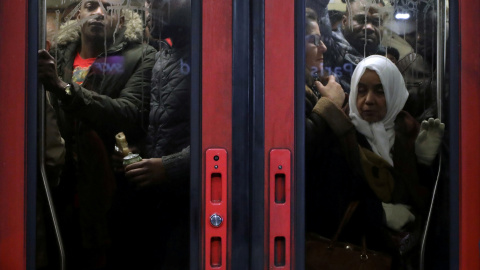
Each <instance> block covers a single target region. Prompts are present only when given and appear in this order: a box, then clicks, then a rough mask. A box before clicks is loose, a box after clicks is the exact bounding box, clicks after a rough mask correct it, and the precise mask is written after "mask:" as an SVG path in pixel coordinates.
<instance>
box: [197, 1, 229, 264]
mask: <svg viewBox="0 0 480 270" xmlns="http://www.w3.org/2000/svg"><path fill="white" fill-rule="evenodd" d="M202 20H203V21H202V150H203V152H204V153H206V152H207V149H209V148H222V149H224V150H225V151H226V154H225V155H228V153H231V149H232V1H231V0H227V1H217V0H204V1H203V14H202ZM205 155H206V154H205ZM202 164H203V168H204V169H203V172H202V173H203V185H202V187H203V191H202V194H203V195H202V201H203V205H204V210H203V211H204V213H203V215H202V216H203V217H204V218H206V216H207V215H208V217H210V215H209V214H210V213H207V212H206V204H207V202H208V201H209V200H210V199H209V198H208V197H207V196H206V192H207V191H206V181H207V179H206V178H207V171H206V169H205V168H206V167H205V166H206V162H205V159H204V160H203V161H202ZM231 164H232V162H231V159H228V160H227V163H226V165H227V169H226V171H225V172H226V177H227V178H226V180H225V181H226V183H227V187H228V186H230V182H231V171H232V170H231V169H230V168H231V166H232V165H231ZM226 192H227V193H226V197H225V198H224V197H222V200H223V201H225V203H226V204H227V205H229V198H230V197H231V196H230V194H231V191H230V190H228V189H227V191H226ZM227 210H228V211H229V210H230V208H228V209H227ZM229 217H230V216H229V215H228V214H227V216H223V219H224V221H223V222H224V224H223V225H222V226H223V228H224V229H226V230H227V239H224V240H222V241H221V242H218V241H217V240H218V239H214V240H215V241H210V240H211V239H206V233H207V230H208V228H209V227H207V226H206V225H207V222H209V221H208V220H204V221H203V222H202V223H201V224H204V225H205V227H203V228H202V231H203V235H202V243H206V241H207V240H208V241H209V243H210V244H211V245H213V246H214V247H216V248H217V250H218V249H219V248H220V249H222V250H223V249H224V248H226V251H230V250H231V248H230V245H231V243H230V242H229V241H228V239H229V236H230V235H231V224H230V223H228V222H227V221H228V219H229ZM208 226H210V225H208ZM202 250H203V258H204V261H203V265H204V266H205V269H210V268H211V258H210V257H208V258H207V257H206V254H205V252H206V251H205V250H206V247H205V246H204V248H203V249H202ZM222 252H223V251H222ZM229 260H230V256H229V255H228V253H227V254H226V255H225V256H222V265H221V266H220V267H216V268H214V269H227V267H228V265H229Z"/></svg>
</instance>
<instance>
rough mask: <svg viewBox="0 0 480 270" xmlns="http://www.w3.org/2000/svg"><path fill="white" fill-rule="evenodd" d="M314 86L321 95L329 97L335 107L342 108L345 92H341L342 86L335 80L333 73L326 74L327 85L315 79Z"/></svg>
mask: <svg viewBox="0 0 480 270" xmlns="http://www.w3.org/2000/svg"><path fill="white" fill-rule="evenodd" d="M315 86H316V87H317V90H318V92H319V93H320V94H321V95H322V97H326V98H328V99H330V100H331V101H332V102H333V103H334V104H335V105H337V107H339V108H342V106H343V102H344V101H345V92H343V89H342V86H341V85H340V84H339V83H337V82H336V81H335V77H334V76H333V75H330V76H328V83H327V85H325V86H324V85H322V84H321V83H320V82H319V81H316V82H315Z"/></svg>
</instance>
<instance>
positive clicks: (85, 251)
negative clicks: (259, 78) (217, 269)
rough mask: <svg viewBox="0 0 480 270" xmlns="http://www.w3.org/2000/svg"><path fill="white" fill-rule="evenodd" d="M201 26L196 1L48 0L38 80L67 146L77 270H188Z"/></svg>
mask: <svg viewBox="0 0 480 270" xmlns="http://www.w3.org/2000/svg"><path fill="white" fill-rule="evenodd" d="M190 17H191V11H190V1H187V0H179V1H174V2H172V1H166V0H136V1H134V0H128V1H124V0H91V1H89V0H82V1H65V0H58V1H57V0H47V24H46V26H45V27H46V29H47V40H48V42H47V50H44V51H41V52H39V67H38V70H39V80H40V82H41V83H42V84H43V86H44V88H45V91H46V92H47V95H48V96H49V98H50V100H51V103H52V106H53V107H54V108H55V112H54V113H53V116H55V117H54V118H56V119H55V120H54V121H49V122H50V124H52V125H53V126H55V127H56V128H57V130H59V133H58V132H57V133H56V136H57V138H58V139H59V140H64V142H65V143H64V149H65V150H66V153H65V163H64V164H61V163H58V164H55V166H56V168H57V170H58V172H59V173H58V174H56V175H53V176H51V178H54V180H55V181H54V182H52V183H53V184H52V183H51V189H52V191H53V194H54V205H55V208H56V210H57V215H58V219H59V226H60V231H61V233H62V237H63V241H64V245H65V252H66V261H67V268H68V269H157V268H162V269H163V268H172V267H173V265H175V267H174V268H178V269H186V268H188V258H189V255H188V250H189V234H188V231H189V230H188V228H189V227H188V226H189V222H188V220H189V188H188V185H189V169H190V168H189V163H190V162H189V161H190V160H189V159H190V151H189V145H190V129H189V128H190V27H191V26H190ZM47 136H49V138H51V137H52V136H53V135H47ZM120 137H121V138H120ZM49 138H47V140H48V139H49ZM122 138H124V139H125V140H123V141H122ZM48 152H49V149H48V147H47V153H48ZM129 154H130V155H132V154H137V156H138V155H139V156H140V157H141V158H142V160H141V161H138V162H136V163H133V164H129V165H127V163H125V158H124V157H128V156H129ZM60 171H61V172H60ZM41 199H42V198H41ZM42 200H43V199H42ZM38 205H41V203H39V204H38ZM40 207H41V206H39V209H40V210H39V211H38V213H39V215H41V216H42V217H43V216H44V215H45V213H46V212H44V210H45V209H41V208H40ZM172 217H175V219H176V220H182V222H180V223H178V222H176V221H172V220H171V218H172ZM40 222H41V223H42V224H41V225H39V226H37V227H38V228H40V230H42V231H41V233H40V234H39V235H40V237H39V238H38V239H37V245H38V246H39V248H38V249H37V267H38V268H45V269H47V268H48V269H50V268H53V267H56V266H57V265H58V261H57V258H58V252H57V251H56V244H55V240H54V234H53V230H50V228H49V226H48V225H49V224H46V223H48V221H46V220H45V218H43V219H41V221H40ZM45 224H46V225H47V226H43V225H45Z"/></svg>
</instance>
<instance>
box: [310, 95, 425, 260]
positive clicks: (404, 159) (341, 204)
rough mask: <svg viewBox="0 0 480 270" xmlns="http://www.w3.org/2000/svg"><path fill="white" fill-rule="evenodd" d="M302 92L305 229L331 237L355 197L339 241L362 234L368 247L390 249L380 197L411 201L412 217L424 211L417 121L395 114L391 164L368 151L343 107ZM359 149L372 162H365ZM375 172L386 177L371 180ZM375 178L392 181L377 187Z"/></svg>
mask: <svg viewBox="0 0 480 270" xmlns="http://www.w3.org/2000/svg"><path fill="white" fill-rule="evenodd" d="M306 95H307V99H306V141H305V144H306V145H305V149H306V231H307V232H315V233H317V234H320V235H323V236H325V237H332V236H333V234H334V233H335V231H336V229H337V228H338V225H339V224H340V221H341V219H342V217H343V215H344V213H345V210H346V209H347V207H348V205H349V203H350V202H351V201H354V200H359V201H360V204H359V207H358V208H357V210H356V211H355V214H354V216H353V217H352V219H351V222H350V225H349V226H348V227H347V228H346V230H345V233H344V234H343V239H344V240H345V239H346V240H348V241H353V242H355V241H358V240H359V237H360V236H361V234H362V233H365V234H366V235H367V241H368V242H369V243H370V244H369V248H373V249H375V248H377V249H382V250H390V249H392V248H393V243H392V240H391V236H390V234H389V231H388V229H387V228H386V226H385V216H384V212H383V208H382V205H381V203H382V201H383V202H385V203H403V204H408V205H411V206H412V212H413V213H414V215H415V216H416V217H420V216H422V215H423V214H424V211H425V203H424V201H423V200H422V198H423V197H422V195H421V194H422V189H421V188H420V186H421V185H420V183H419V172H418V165H417V164H416V157H415V152H414V147H415V146H414V142H415V138H416V136H417V133H418V123H417V122H416V121H415V119H413V117H411V116H410V115H409V114H408V113H406V112H401V113H400V114H399V115H398V116H397V119H396V122H395V132H396V137H395V145H394V151H393V152H392V153H393V161H394V164H395V167H391V166H389V165H388V163H386V162H384V161H383V159H381V158H380V157H378V156H377V155H376V154H374V153H373V152H371V148H370V145H369V144H368V142H367V140H366V139H365V137H364V136H363V135H361V134H359V133H358V132H357V131H356V129H355V127H354V125H353V124H352V123H351V121H350V119H349V118H348V117H347V114H346V113H345V112H344V111H342V110H340V109H339V108H338V107H336V106H335V105H334V104H333V103H332V102H331V101H329V100H328V99H326V98H320V99H318V98H317V97H316V96H315V95H314V94H313V92H312V91H311V89H310V88H308V87H306ZM365 153H368V154H367V157H368V156H369V157H376V159H377V160H376V159H375V158H374V159H373V160H372V159H368V160H365ZM378 159H379V160H381V161H383V162H378ZM385 164H386V165H385ZM378 175H389V177H387V178H388V179H383V178H382V179H372V177H373V178H374V177H378ZM375 181H383V182H384V183H386V181H392V183H391V184H389V185H385V186H386V187H390V188H385V187H384V188H383V189H380V190H379V189H378V188H375V187H374V183H375ZM385 194H386V195H385ZM385 198H386V199H385ZM418 220H421V218H418Z"/></svg>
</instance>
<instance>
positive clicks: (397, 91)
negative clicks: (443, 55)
mask: <svg viewBox="0 0 480 270" xmlns="http://www.w3.org/2000/svg"><path fill="white" fill-rule="evenodd" d="M351 86H352V87H351V92H350V97H349V107H350V114H349V116H350V118H351V120H352V123H353V124H354V125H355V128H356V129H357V131H358V132H359V133H360V134H362V135H363V136H364V137H365V138H366V140H367V142H368V145H367V146H366V147H361V148H360V150H361V151H360V154H361V157H362V158H361V163H362V166H363V170H364V173H365V177H366V179H367V182H368V183H369V185H370V187H371V188H372V190H373V191H374V192H375V194H376V195H377V196H378V197H379V198H380V199H381V200H382V205H383V208H384V210H385V214H386V221H387V226H388V227H389V228H390V229H393V230H395V231H401V230H402V228H403V227H404V226H405V225H406V224H407V223H409V222H412V221H414V220H415V216H414V215H413V214H412V213H411V212H410V210H409V209H410V206H407V205H404V204H403V203H408V204H413V205H416V206H417V207H419V208H423V207H422V204H423V203H422V202H421V200H420V199H419V198H418V196H415V189H416V187H417V185H418V184H419V181H420V179H418V173H415V170H416V168H417V164H416V161H417V162H419V163H420V164H424V165H430V164H431V162H432V161H433V159H434V158H435V156H436V153H437V149H438V146H439V144H440V140H441V137H442V135H443V129H444V125H443V124H441V123H440V120H438V119H437V120H433V119H430V120H429V121H426V122H425V123H423V124H422V131H423V132H422V136H419V138H418V140H416V141H415V139H416V137H417V136H416V135H417V134H418V125H417V124H416V122H415V121H414V120H413V118H412V117H411V116H410V115H409V114H408V113H406V112H404V111H402V108H403V107H404V105H405V102H406V101H407V98H408V91H407V89H406V87H405V82H404V80H403V77H402V75H401V73H400V71H399V70H398V68H397V67H396V66H395V65H394V64H393V63H392V62H391V61H390V60H388V59H387V58H386V57H383V56H379V55H372V56H370V57H367V58H365V59H364V60H363V61H361V62H360V63H359V64H358V66H357V68H356V69H355V71H354V72H353V75H352V83H351ZM427 135H430V136H428V137H429V138H424V137H425V136H427ZM368 146H369V147H368ZM372 152H373V153H372ZM415 153H416V155H415ZM374 154H375V155H374ZM378 156H379V157H381V159H379V158H378ZM379 169H380V170H379ZM382 169H383V174H381V177H375V175H374V174H373V173H370V172H371V171H372V170H374V171H379V172H381V171H382ZM393 169H395V170H394V171H395V173H390V172H391V171H392V170H393ZM399 179H400V181H402V182H403V184H404V185H405V189H406V194H408V195H409V196H401V197H395V192H394V191H395V184H397V185H398V182H399ZM385 186H388V188H385ZM397 189H398V188H397ZM389 202H393V203H389Z"/></svg>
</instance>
